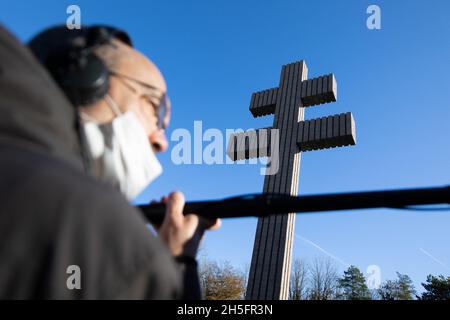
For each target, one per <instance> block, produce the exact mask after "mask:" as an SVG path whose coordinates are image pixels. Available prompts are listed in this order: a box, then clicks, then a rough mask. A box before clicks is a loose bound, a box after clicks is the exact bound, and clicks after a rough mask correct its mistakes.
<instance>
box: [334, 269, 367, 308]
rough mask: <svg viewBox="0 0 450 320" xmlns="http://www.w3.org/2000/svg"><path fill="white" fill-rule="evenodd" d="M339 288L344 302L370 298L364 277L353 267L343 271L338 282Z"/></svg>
mask: <svg viewBox="0 0 450 320" xmlns="http://www.w3.org/2000/svg"><path fill="white" fill-rule="evenodd" d="M339 287H340V288H341V289H342V291H343V293H342V298H343V299H345V300H367V299H370V297H371V294H370V292H369V289H368V288H367V285H366V279H365V278H364V275H363V274H362V272H361V271H360V270H359V269H358V268H357V267H355V266H350V267H349V268H348V269H347V271H344V276H343V277H342V278H341V279H340V280H339Z"/></svg>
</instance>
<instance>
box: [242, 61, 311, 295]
mask: <svg viewBox="0 0 450 320" xmlns="http://www.w3.org/2000/svg"><path fill="white" fill-rule="evenodd" d="M307 72H308V71H307V68H306V65H305V63H304V62H303V61H300V62H296V63H292V64H288V65H285V66H283V68H282V71H281V76H280V84H279V92H278V95H277V101H276V105H275V116H274V122H273V128H274V129H278V130H279V135H280V140H279V156H278V157H274V156H273V155H272V157H271V159H272V161H279V163H278V168H279V170H278V172H277V173H276V174H274V175H266V176H265V179H264V188H263V192H264V193H285V194H290V195H297V190H298V175H299V171H300V151H299V148H298V145H297V143H296V141H295V139H292V138H291V137H296V136H297V129H298V126H297V122H298V121H303V120H304V108H303V105H302V100H301V96H300V93H301V81H303V80H306V78H307ZM294 119H297V120H294ZM294 223H295V215H294V214H293V213H292V214H288V215H276V216H269V217H265V218H260V219H258V225H257V230H256V236H255V245H254V249H253V256H252V262H251V267H250V275H249V281H248V286H247V296H246V298H247V299H276V300H278V299H287V296H288V291H289V290H288V289H289V283H288V282H289V273H290V265H291V263H290V262H291V252H292V241H293V233H294Z"/></svg>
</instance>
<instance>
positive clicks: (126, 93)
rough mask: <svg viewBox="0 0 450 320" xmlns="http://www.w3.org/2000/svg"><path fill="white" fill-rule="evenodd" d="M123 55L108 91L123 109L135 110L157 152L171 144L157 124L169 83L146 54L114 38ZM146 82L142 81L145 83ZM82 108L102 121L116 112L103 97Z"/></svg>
mask: <svg viewBox="0 0 450 320" xmlns="http://www.w3.org/2000/svg"><path fill="white" fill-rule="evenodd" d="M114 45H116V46H117V50H120V56H121V58H120V59H119V61H118V62H117V63H116V64H115V67H114V70H111V71H113V73H114V75H112V76H111V80H110V90H109V95H110V96H111V98H112V99H113V100H114V101H115V102H116V104H117V105H118V107H119V108H120V110H121V111H122V112H127V111H132V112H133V113H134V114H135V115H136V116H137V117H138V119H139V120H140V122H141V123H142V125H143V127H144V128H145V132H146V133H147V136H148V139H149V142H150V144H151V145H152V147H153V149H154V150H155V151H156V152H163V151H165V150H167V148H168V142H167V139H166V136H165V132H164V130H163V129H162V128H159V127H158V114H157V113H156V110H157V108H158V106H159V105H160V103H161V99H162V98H163V95H164V94H165V93H166V91H167V88H166V83H165V81H164V78H163V76H162V74H161V72H160V71H159V69H158V68H157V67H156V66H155V65H154V64H153V63H152V62H151V61H150V60H149V59H148V58H147V57H145V56H144V55H143V54H141V53H140V52H138V51H136V50H134V49H133V48H131V47H128V46H127V45H125V44H122V43H121V42H118V41H114ZM141 83H142V84H147V85H148V86H146V85H142V84H141ZM83 112H85V113H87V114H88V115H89V116H91V117H94V118H95V119H96V120H97V121H99V122H110V121H112V120H113V119H114V117H115V116H116V115H115V114H114V113H113V112H112V110H111V108H110V107H109V106H108V105H107V104H106V103H105V101H104V100H102V101H100V102H98V103H96V104H95V105H93V106H89V107H86V108H83Z"/></svg>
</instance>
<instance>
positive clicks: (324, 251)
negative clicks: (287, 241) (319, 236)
mask: <svg viewBox="0 0 450 320" xmlns="http://www.w3.org/2000/svg"><path fill="white" fill-rule="evenodd" d="M294 235H295V236H296V237H297V238H299V239H300V240H303V241H305V242H307V243H309V244H310V245H312V246H313V247H314V248H316V249H317V250H319V251H322V252H323V253H325V254H326V255H327V256H329V257H330V258H332V259H334V260H336V261H337V262H339V263H340V264H342V265H343V266H344V267H346V268H348V267H350V264H349V263H347V262H345V261H344V260H342V259H340V258H338V257H336V256H335V255H334V254H332V253H330V252H328V251H327V250H325V249H324V248H322V247H321V246H319V245H318V244H316V243H314V242H312V241H311V240H308V239H306V238H305V237H302V236H300V235H298V234H296V233H294Z"/></svg>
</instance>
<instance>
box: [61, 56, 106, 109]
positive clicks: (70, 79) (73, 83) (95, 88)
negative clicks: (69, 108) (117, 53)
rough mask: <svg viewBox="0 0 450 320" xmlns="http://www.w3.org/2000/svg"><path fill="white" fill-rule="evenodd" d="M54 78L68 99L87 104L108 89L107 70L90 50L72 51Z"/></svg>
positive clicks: (79, 103) (97, 98) (77, 103)
mask: <svg viewBox="0 0 450 320" xmlns="http://www.w3.org/2000/svg"><path fill="white" fill-rule="evenodd" d="M68 59H69V60H70V61H67V62H66V64H65V67H64V68H63V69H60V70H57V72H56V78H57V81H58V83H59V84H60V86H61V88H62V89H63V90H64V92H65V93H66V95H67V96H68V97H69V99H70V101H71V102H72V103H73V104H75V105H87V104H91V103H94V102H96V101H98V100H100V99H101V98H103V97H104V96H105V95H106V93H107V92H108V89H109V76H110V75H109V71H108V68H107V67H106V65H105V63H104V62H103V61H102V60H101V59H100V58H98V57H97V56H96V55H95V54H94V53H93V52H92V51H91V50H82V51H80V52H78V53H76V54H75V53H74V52H72V55H71V57H69V58H68Z"/></svg>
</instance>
